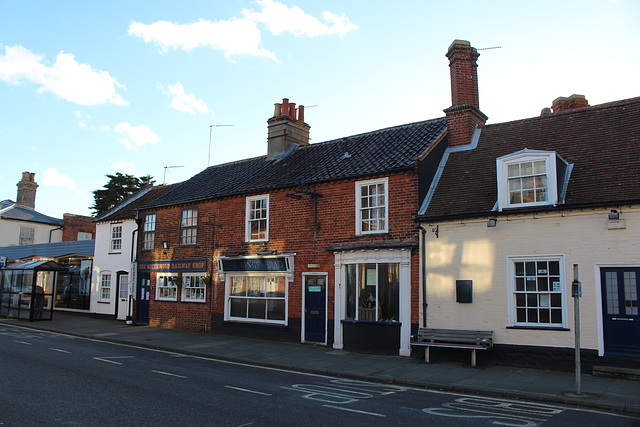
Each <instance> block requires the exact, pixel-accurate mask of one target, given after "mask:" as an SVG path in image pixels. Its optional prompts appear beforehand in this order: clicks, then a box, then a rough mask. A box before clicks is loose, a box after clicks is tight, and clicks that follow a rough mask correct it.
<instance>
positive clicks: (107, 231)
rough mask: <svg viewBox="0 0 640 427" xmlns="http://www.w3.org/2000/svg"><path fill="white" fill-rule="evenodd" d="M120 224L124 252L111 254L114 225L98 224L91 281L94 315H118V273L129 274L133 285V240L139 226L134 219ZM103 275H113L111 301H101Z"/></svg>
mask: <svg viewBox="0 0 640 427" xmlns="http://www.w3.org/2000/svg"><path fill="white" fill-rule="evenodd" d="M118 223H119V225H122V252H120V253H109V249H110V247H111V224H112V223H111V222H100V223H98V224H96V245H95V253H94V257H93V275H92V279H91V312H92V313H99V314H116V313H115V309H116V305H115V303H116V298H117V295H116V280H117V274H116V273H117V272H118V271H127V272H129V283H130V284H131V280H132V279H131V259H132V258H131V239H132V233H133V231H134V230H136V229H137V224H136V222H135V221H134V220H132V219H131V220H126V221H122V222H118ZM136 238H137V233H136ZM134 250H135V249H134ZM102 273H109V274H111V298H110V299H109V301H104V300H101V299H100V279H101V275H102Z"/></svg>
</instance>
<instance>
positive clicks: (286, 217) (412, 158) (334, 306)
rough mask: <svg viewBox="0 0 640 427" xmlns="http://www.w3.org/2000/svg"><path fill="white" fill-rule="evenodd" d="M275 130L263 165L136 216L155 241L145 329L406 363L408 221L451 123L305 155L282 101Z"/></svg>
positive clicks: (411, 264)
mask: <svg viewBox="0 0 640 427" xmlns="http://www.w3.org/2000/svg"><path fill="white" fill-rule="evenodd" d="M267 123H268V153H267V155H265V156H261V157H256V158H250V159H245V160H241V161H237V162H233V163H227V164H222V165H218V166H213V167H209V168H207V169H206V170H204V171H203V172H201V173H199V174H198V175H196V176H194V177H192V178H191V179H189V180H187V181H185V182H184V183H182V184H181V185H179V186H177V187H176V188H174V189H173V190H171V191H170V192H168V193H167V194H166V195H164V196H162V197H160V198H158V199H157V200H155V201H153V202H151V203H149V204H148V205H146V206H144V207H143V208H142V209H141V210H140V212H139V215H140V218H142V219H145V218H154V219H155V222H154V225H152V226H147V225H146V223H144V224H143V227H144V229H145V230H147V231H145V232H148V233H153V238H154V239H155V241H154V242H153V244H150V245H149V246H146V247H142V246H140V245H139V254H138V291H137V306H136V309H137V310H138V313H137V315H136V317H137V320H138V321H139V322H140V323H145V322H146V321H148V323H149V324H151V325H156V326H163V327H171V328H184V329H195V330H204V331H206V330H213V331H215V332H217V333H229V334H238V335H247V336H256V337H263V338H271V339H277V340H285V341H291V342H313V343H320V344H324V345H330V346H333V347H334V348H338V349H339V348H345V349H353V350H364V351H377V352H386V353H390V354H401V355H405V356H408V355H409V354H410V335H411V331H412V328H414V329H415V327H417V323H418V317H417V314H418V307H417V303H418V295H417V290H418V289H419V288H418V286H417V284H418V279H419V278H418V275H419V270H418V264H419V262H418V251H417V249H418V230H417V227H416V224H415V222H414V220H415V214H416V212H417V211H418V208H419V201H420V200H421V196H424V195H425V194H426V189H427V187H428V184H429V181H430V179H431V177H432V176H433V171H434V170H435V168H434V167H433V166H434V165H437V161H438V159H435V160H433V158H436V157H438V155H441V154H442V150H440V151H438V150H439V149H435V150H434V149H432V146H434V145H436V142H437V141H439V140H440V139H441V138H442V137H443V135H444V133H445V131H446V120H445V119H444V118H439V119H434V120H428V121H422V122H417V123H410V124H406V125H402V126H397V127H392V128H388V129H381V130H376V131H373V132H369V133H364V134H361V135H355V136H349V137H345V138H340V139H337V140H333V141H328V142H323V143H316V144H309V129H310V127H309V125H308V124H307V123H305V121H304V107H303V106H299V107H297V108H296V105H295V104H294V103H290V102H289V100H288V99H284V100H283V102H282V104H275V111H274V115H273V117H271V118H270V119H269V120H268V121H267ZM427 153H430V155H429V156H427V155H426V154H427ZM144 239H145V237H144V233H143V238H142V239H141V240H142V241H147V242H149V239H147V240H144Z"/></svg>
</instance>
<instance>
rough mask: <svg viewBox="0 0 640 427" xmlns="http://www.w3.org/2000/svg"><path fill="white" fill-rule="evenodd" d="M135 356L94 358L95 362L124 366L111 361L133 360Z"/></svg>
mask: <svg viewBox="0 0 640 427" xmlns="http://www.w3.org/2000/svg"><path fill="white" fill-rule="evenodd" d="M131 358H133V356H109V357H94V359H95V360H99V361H101V362H107V363H113V364H114V365H122V362H116V361H115V360H111V359H131Z"/></svg>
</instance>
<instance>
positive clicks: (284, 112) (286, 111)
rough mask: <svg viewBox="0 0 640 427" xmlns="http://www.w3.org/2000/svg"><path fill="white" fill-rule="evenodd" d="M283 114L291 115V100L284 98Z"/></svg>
mask: <svg viewBox="0 0 640 427" xmlns="http://www.w3.org/2000/svg"><path fill="white" fill-rule="evenodd" d="M282 114H289V98H282Z"/></svg>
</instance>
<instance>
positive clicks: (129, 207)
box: [96, 184, 179, 222]
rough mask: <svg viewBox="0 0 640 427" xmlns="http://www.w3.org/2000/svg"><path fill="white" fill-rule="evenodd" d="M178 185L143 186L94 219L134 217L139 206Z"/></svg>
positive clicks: (112, 219)
mask: <svg viewBox="0 0 640 427" xmlns="http://www.w3.org/2000/svg"><path fill="white" fill-rule="evenodd" d="M178 185H179V184H170V185H158V186H155V187H147V188H144V189H142V190H140V191H138V192H137V193H136V194H134V195H132V196H131V197H129V198H128V199H126V200H124V201H123V202H122V203H120V204H119V205H118V206H116V207H114V208H113V209H111V210H109V211H108V212H106V213H104V214H103V215H101V216H100V217H98V218H97V219H96V222H103V221H122V220H126V219H135V218H136V216H137V210H138V208H139V207H141V206H144V205H146V204H148V203H149V202H151V201H153V200H155V199H157V198H158V197H161V196H163V195H164V194H166V193H167V192H169V190H171V189H172V188H175V187H176V186H178Z"/></svg>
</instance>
